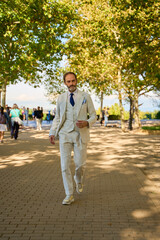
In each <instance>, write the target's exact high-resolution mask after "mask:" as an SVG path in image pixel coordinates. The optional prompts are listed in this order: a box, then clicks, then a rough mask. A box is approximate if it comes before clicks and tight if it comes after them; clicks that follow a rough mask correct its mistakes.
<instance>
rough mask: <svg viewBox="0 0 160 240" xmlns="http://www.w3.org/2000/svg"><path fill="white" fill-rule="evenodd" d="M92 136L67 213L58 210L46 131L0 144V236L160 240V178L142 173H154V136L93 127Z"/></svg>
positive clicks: (55, 162) (57, 173)
mask: <svg viewBox="0 0 160 240" xmlns="http://www.w3.org/2000/svg"><path fill="white" fill-rule="evenodd" d="M91 132H92V133H91V142H90V143H89V146H88V160H87V166H86V174H85V183H86V184H85V188H84V193H83V194H82V195H77V194H76V193H75V203H73V204H72V205H71V206H67V207H66V206H63V207H62V205H61V201H62V199H63V198H64V190H63V184H62V178H61V170H60V154H59V150H58V141H57V143H56V146H52V145H50V143H49V141H48V131H42V132H37V131H33V130H30V131H28V132H27V131H22V132H21V133H20V136H19V140H17V141H14V140H11V139H10V138H9V135H7V136H6V142H5V144H4V145H3V146H2V145H0V153H1V165H0V166H1V168H0V183H1V199H0V204H1V206H2V209H1V213H0V214H1V215H0V217H1V219H2V221H1V229H2V231H1V235H0V236H2V237H5V236H8V235H9V234H8V235H7V230H8V232H9V233H10V237H14V236H19V239H22V240H23V236H24V239H26V238H27V237H28V239H30V237H32V238H33V239H34V237H35V239H37V238H36V236H37V235H38V239H39V240H41V239H45V240H46V239H49V237H53V238H55V239H64V240H66V239H65V236H68V237H69V236H70V239H71V238H72V239H87V240H90V239H95V237H96V236H97V239H107V240H110V239H118V240H125V239H127V240H132V239H136V240H150V239H152V240H153V239H154V240H158V239H160V228H159V221H160V215H159V211H160V202H159V194H158V188H157V185H155V184H154V183H155V181H156V182H157V183H158V182H159V178H158V177H157V178H156V180H155V179H154V181H153V179H151V178H150V177H149V176H148V172H147V171H149V170H150V169H152V170H153V169H159V161H158V154H159V152H158V151H159V148H158V142H159V138H160V137H159V136H145V135H133V134H130V133H123V132H121V130H120V129H114V128H112V129H107V128H104V127H101V128H100V127H98V126H95V127H94V128H93V129H92V131H91ZM72 172H74V164H73V163H72ZM144 173H145V174H144ZM11 228H12V229H13V231H12V232H11V231H10V230H11ZM26 232H27V233H26ZM19 233H21V235H18V234H19ZM25 233H26V234H25ZM40 233H41V234H40ZM45 234H46V235H45ZM47 234H48V235H47ZM25 237H26V238H25ZM11 239H12V238H11Z"/></svg>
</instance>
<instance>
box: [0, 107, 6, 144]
mask: <svg viewBox="0 0 160 240" xmlns="http://www.w3.org/2000/svg"><path fill="white" fill-rule="evenodd" d="M5 131H7V125H6V117H5V114H4V108H3V107H1V108H0V143H3V138H4V132H5Z"/></svg>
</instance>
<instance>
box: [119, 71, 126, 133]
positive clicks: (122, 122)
mask: <svg viewBox="0 0 160 240" xmlns="http://www.w3.org/2000/svg"><path fill="white" fill-rule="evenodd" d="M121 89H122V86H121V69H119V70H118V99H119V107H120V118H121V129H122V131H124V130H125V122H124V118H123V115H124V113H123V104H122V93H121Z"/></svg>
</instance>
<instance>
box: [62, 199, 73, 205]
mask: <svg viewBox="0 0 160 240" xmlns="http://www.w3.org/2000/svg"><path fill="white" fill-rule="evenodd" d="M73 202H74V199H72V200H71V201H70V202H69V203H66V202H62V204H63V205H70V204H71V203H73Z"/></svg>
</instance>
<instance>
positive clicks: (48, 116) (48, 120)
mask: <svg viewBox="0 0 160 240" xmlns="http://www.w3.org/2000/svg"><path fill="white" fill-rule="evenodd" d="M50 120H51V111H48V114H47V122H49V123H50Z"/></svg>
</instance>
